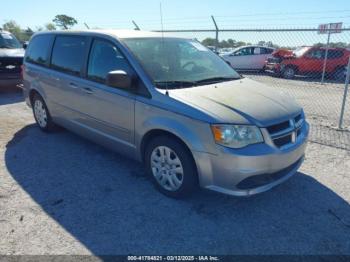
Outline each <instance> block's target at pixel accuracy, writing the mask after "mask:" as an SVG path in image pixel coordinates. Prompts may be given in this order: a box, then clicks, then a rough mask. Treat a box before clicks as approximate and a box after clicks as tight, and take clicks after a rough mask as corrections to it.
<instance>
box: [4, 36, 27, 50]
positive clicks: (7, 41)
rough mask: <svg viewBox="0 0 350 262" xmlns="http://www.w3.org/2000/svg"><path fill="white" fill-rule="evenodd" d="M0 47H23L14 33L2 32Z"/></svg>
mask: <svg viewBox="0 0 350 262" xmlns="http://www.w3.org/2000/svg"><path fill="white" fill-rule="evenodd" d="M0 48H6V49H18V48H22V47H21V44H20V43H19V42H18V40H17V39H16V37H15V36H14V35H12V34H9V33H1V32H0Z"/></svg>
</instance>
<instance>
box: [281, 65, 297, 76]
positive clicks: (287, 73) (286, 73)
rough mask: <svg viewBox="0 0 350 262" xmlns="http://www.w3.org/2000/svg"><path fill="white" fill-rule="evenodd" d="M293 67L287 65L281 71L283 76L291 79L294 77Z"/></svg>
mask: <svg viewBox="0 0 350 262" xmlns="http://www.w3.org/2000/svg"><path fill="white" fill-rule="evenodd" d="M295 73H296V72H295V69H294V68H293V67H291V66H287V67H286V68H285V69H284V70H283V73H282V76H283V78H285V79H293V78H294V77H295Z"/></svg>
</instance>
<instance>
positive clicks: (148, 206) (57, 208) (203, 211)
mask: <svg viewBox="0 0 350 262" xmlns="http://www.w3.org/2000/svg"><path fill="white" fill-rule="evenodd" d="M349 170H350V151H349V150H342V149H339V148H335V147H329V146H324V145H322V144H318V143H310V144H309V146H308V149H307V157H306V161H305V163H304V164H303V166H302V167H301V169H300V172H299V173H298V174H297V175H296V176H294V177H293V178H291V179H290V180H289V181H287V182H286V183H284V184H282V185H280V186H279V187H277V188H275V189H273V190H271V191H269V192H266V193H263V194H260V195H257V196H254V197H250V198H235V197H229V196H225V195H220V194H216V193H211V192H207V191H204V190H203V191H199V192H198V193H197V194H195V195H194V196H193V197H192V198H190V199H187V200H181V201H179V200H173V199H169V198H166V197H164V196H163V195H161V194H160V193H158V192H157V191H155V189H154V188H153V187H152V186H151V183H150V181H149V180H148V178H147V177H145V175H144V172H143V169H142V166H140V165H139V164H137V163H135V162H133V161H131V160H128V159H126V158H124V157H123V156H120V155H118V154H116V153H113V152H111V151H108V150H106V149H104V148H102V147H100V146H98V145H96V144H94V143H92V142H89V141H87V140H84V139H82V138H80V137H78V136H76V135H74V134H72V133H70V132H68V131H65V130H62V131H59V132H56V133H53V134H46V133H43V132H41V131H40V130H39V129H38V128H37V127H36V125H35V124H34V121H33V117H32V113H31V111H30V109H28V108H27V107H26V105H25V104H24V102H23V101H22V98H21V94H15V93H8V94H0V236H1V237H0V254H7V255H10V254H33V255H34V254H35V255H37V254H80V255H81V254H95V255H101V254H130V253H133V254H135V253H137V254H142V255H145V254H159V253H162V254H179V253H182V254H189V253H190V254H205V253H207V254H212V255H213V254H348V255H350V206H349V201H350V172H349Z"/></svg>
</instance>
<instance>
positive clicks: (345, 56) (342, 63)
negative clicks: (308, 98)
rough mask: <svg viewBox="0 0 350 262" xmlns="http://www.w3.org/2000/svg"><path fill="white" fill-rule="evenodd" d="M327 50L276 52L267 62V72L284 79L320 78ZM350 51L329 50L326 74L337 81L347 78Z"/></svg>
mask: <svg viewBox="0 0 350 262" xmlns="http://www.w3.org/2000/svg"><path fill="white" fill-rule="evenodd" d="M325 54H326V48H324V47H311V46H302V47H299V48H297V49H296V50H294V51H292V50H276V52H274V53H273V54H272V57H270V58H268V59H267V61H266V66H265V69H266V71H269V72H273V73H275V74H278V75H280V76H282V77H284V78H287V79H292V78H294V77H295V75H308V76H314V77H315V76H319V75H321V74H322V71H323V66H324V59H325ZM349 56H350V51H349V50H348V49H345V48H329V49H328V56H327V64H326V74H327V75H328V76H331V77H334V78H335V79H338V80H342V79H344V78H345V74H346V68H347V64H348V60H349Z"/></svg>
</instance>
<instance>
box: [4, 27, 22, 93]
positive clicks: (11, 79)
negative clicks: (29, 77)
mask: <svg viewBox="0 0 350 262" xmlns="http://www.w3.org/2000/svg"><path fill="white" fill-rule="evenodd" d="M23 56H24V49H23V48H22V45H21V44H20V42H19V41H18V40H17V39H16V37H15V36H14V35H13V34H11V33H9V32H6V31H2V30H0V88H1V87H4V86H9V87H12V86H16V85H18V84H21V83H22V79H21V66H22V62H23Z"/></svg>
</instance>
